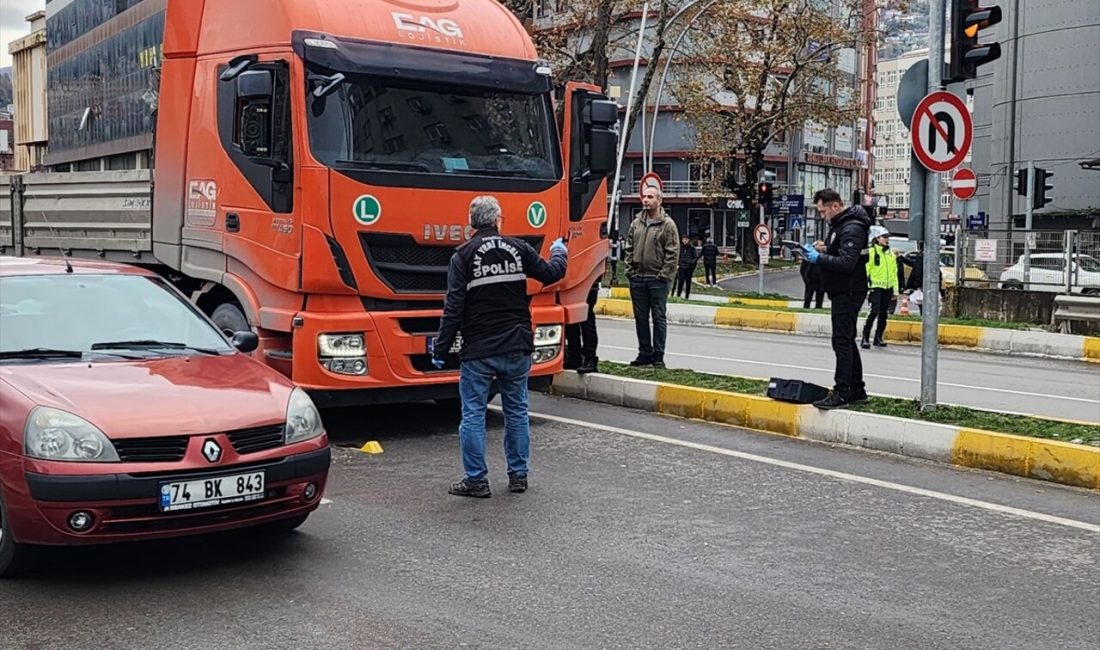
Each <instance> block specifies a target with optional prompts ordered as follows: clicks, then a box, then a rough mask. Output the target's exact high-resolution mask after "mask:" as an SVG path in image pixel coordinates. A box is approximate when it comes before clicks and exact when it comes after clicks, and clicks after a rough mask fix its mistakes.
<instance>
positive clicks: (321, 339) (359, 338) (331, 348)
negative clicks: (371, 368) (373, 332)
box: [317, 334, 367, 358]
mask: <svg viewBox="0 0 1100 650" xmlns="http://www.w3.org/2000/svg"><path fill="white" fill-rule="evenodd" d="M317 347H318V350H319V351H320V353H321V356H322V357H329V358H336V357H362V356H366V354H367V345H366V342H365V341H364V340H363V335H362V334H320V335H318V336H317Z"/></svg>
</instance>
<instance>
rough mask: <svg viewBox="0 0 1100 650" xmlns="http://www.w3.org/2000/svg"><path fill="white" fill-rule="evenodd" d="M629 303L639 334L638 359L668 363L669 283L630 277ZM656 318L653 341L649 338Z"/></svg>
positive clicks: (660, 279) (662, 280) (661, 280)
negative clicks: (650, 318) (650, 323)
mask: <svg viewBox="0 0 1100 650" xmlns="http://www.w3.org/2000/svg"><path fill="white" fill-rule="evenodd" d="M630 302H631V304H632V306H633V307H634V328H635V330H636V331H637V334H638V357H639V358H641V359H648V360H651V361H664V360H665V339H666V338H667V336H668V322H667V320H666V308H667V306H668V280H665V279H662V278H630ZM651 314H652V315H653V338H652V339H651V338H650V335H649V317H650V315H651Z"/></svg>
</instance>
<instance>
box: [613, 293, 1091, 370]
mask: <svg viewBox="0 0 1100 650" xmlns="http://www.w3.org/2000/svg"><path fill="white" fill-rule="evenodd" d="M621 291H626V290H623V289H617V288H616V289H612V290H611V295H622V294H619V293H617V292H621ZM627 295H629V294H627ZM715 298H718V299H719V300H725V301H728V300H729V299H728V298H722V297H720V296H715ZM738 300H739V301H740V302H742V303H743V304H753V305H759V306H762V307H779V306H781V305H780V304H776V303H780V302H781V301H760V300H758V299H753V298H746V299H740V298H738ZM708 302H710V301H709V300H708ZM768 302H771V303H772V304H766V303H768ZM596 314H597V315H600V316H609V317H615V318H633V317H634V310H633V307H632V306H631V303H630V300H623V299H619V298H601V299H600V300H599V301H598V302H597V303H596ZM668 322H670V323H674V324H677V325H691V326H697V327H728V328H734V329H758V330H766V331H772V332H787V333H791V334H801V335H804V336H816V337H824V338H828V337H831V336H832V322H831V319H830V317H829V315H828V314H810V313H799V312H790V311H770V310H767V309H748V308H743V307H720V306H717V305H716V306H714V307H711V306H709V305H684V304H674V303H669V305H668ZM921 329H922V327H921V324H920V323H919V322H915V321H900V320H890V321H887V324H886V334H885V339H886V340H887V341H889V342H891V343H916V344H919V343H920V340H921ZM939 330H940V332H939V341H940V344H941V345H949V346H955V347H962V348H971V349H978V350H985V351H989V352H999V353H1003V354H1010V355H1013V354H1015V355H1029V356H1040V357H1053V358H1059V359H1071V360H1076V361H1090V362H1094V363H1100V337H1095V336H1077V335H1072V334H1056V333H1051V332H1031V331H1023V330H1007V329H996V328H988V327H973V326H969V325H940V327H939Z"/></svg>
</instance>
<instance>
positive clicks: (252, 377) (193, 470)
mask: <svg viewBox="0 0 1100 650" xmlns="http://www.w3.org/2000/svg"><path fill="white" fill-rule="evenodd" d="M257 344H258V340H257V337H256V334H254V333H253V332H250V331H249V332H238V333H236V334H234V335H233V336H232V338H231V339H230V338H227V337H226V336H225V335H224V334H223V333H222V332H220V331H219V330H218V328H217V327H215V325H214V324H213V322H211V321H210V320H209V319H207V318H206V317H205V316H203V315H202V313H201V312H199V311H198V310H197V309H195V308H194V307H193V306H192V305H191V303H190V302H188V300H187V299H186V298H185V297H184V296H183V295H182V294H180V293H179V292H178V291H176V290H175V289H174V288H172V287H171V286H170V285H169V284H168V283H167V282H166V281H165V280H163V279H161V278H160V277H159V276H156V275H154V274H152V273H150V272H148V271H144V270H141V269H137V268H134V267H129V266H124V265H119V264H110V263H101V262H89V261H77V260H72V261H67V260H63V259H47V258H35V259H24V258H13V257H0V576H6V575H11V574H14V573H17V572H19V571H20V570H24V569H26V568H27V567H28V565H29V564H30V560H31V559H32V556H33V551H34V546H35V545H70V544H96V543H105V542H118V541H130V540H144V539H152V538H161V537H172V536H180V535H191V534H197V533H208V532H214V531H221V530H226V529H231V528H240V527H246V526H264V527H265V528H267V529H268V530H269V531H272V532H275V531H289V530H292V529H293V528H295V527H297V526H299V525H301V524H302V523H303V522H304V521H305V520H306V517H308V516H309V514H310V513H311V512H312V511H313V510H314V509H316V508H317V506H318V504H319V503H320V500H321V495H322V493H323V491H324V488H325V482H326V479H327V475H328V469H329V462H330V456H329V448H328V440H327V436H326V435H325V431H324V428H323V427H322V424H321V419H320V415H319V413H318V411H317V409H316V408H315V407H314V405H313V402H312V401H311V400H310V398H309V396H308V395H306V393H305V392H303V391H302V390H301V389H298V388H295V387H294V385H293V384H292V383H291V382H290V380H289V379H287V378H286V377H285V376H283V375H282V374H280V373H278V372H277V371H275V370H273V369H271V368H269V367H267V366H266V365H264V364H262V363H260V362H258V361H256V360H254V359H252V358H250V357H249V356H247V355H246V354H244V353H245V352H250V351H252V350H255V349H256V346H257ZM172 561H178V559H176V558H173V560H172Z"/></svg>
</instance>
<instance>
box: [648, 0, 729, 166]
mask: <svg viewBox="0 0 1100 650" xmlns="http://www.w3.org/2000/svg"><path fill="white" fill-rule="evenodd" d="M702 1H703V0H692V1H691V2H689V3H687V4H686V5H684V6H683V7H681V8H680V10H679V11H677V12H676V13H675V14H673V16H672V18H669V20H668V24H670V25H671V24H672V23H675V22H676V19H677V18H679V17H680V16H682V15H683V14H684V12H685V11H687V10H688V9H691V8H692V7H694V6H695V5H697V4H699V3H700V2H702ZM717 2H718V0H707V3H706V4H705V5H703V7H702V9H700V10H699V12H698V13H696V14H695V15H694V16H693V17H692V18H691V20H689V21H688V24H686V25H684V31H682V32H680V35H679V36H677V37H676V42H675V43H673V44H672V48H671V49H670V50H669V52H668V58H667V59H665V69H664V70H663V71H662V72H661V80H660V81H659V82H657V97H656V98H655V99H654V101H653V118H652V119H653V123H652V124H650V128H649V158H648V159H646V161H645V167H646V171H647V172H649V171H652V170H653V148H654V145H655V143H656V139H657V113H659V112H660V110H661V95H662V94H663V93H664V91H665V80H667V79H668V69H669V67H671V65H672V59H673V57H675V56H676V52H677V50H679V49H680V42H681V41H683V40H684V37H685V36H687V33H688V31H689V30H690V29H691V26H692V25H693V24H694V23H695V21H696V20H698V19H699V17H700V16H702V15H703V14H705V13H706V12H707V9H710V8H711V7H713V6H714V5H715V4H716V3H717ZM643 101H644V100H643ZM642 113H643V114H644V113H645V106H644V105H643V106H642ZM642 149H643V151H644V150H645V132H644V131H643V132H642Z"/></svg>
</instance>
